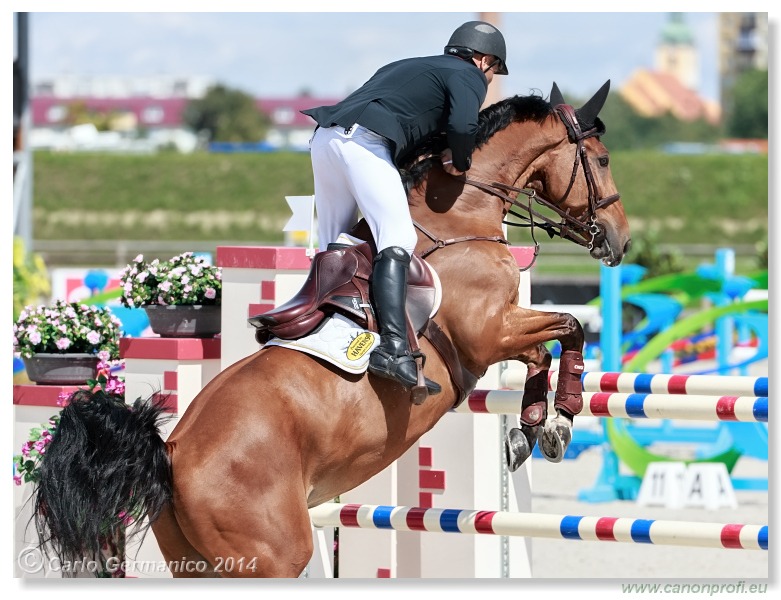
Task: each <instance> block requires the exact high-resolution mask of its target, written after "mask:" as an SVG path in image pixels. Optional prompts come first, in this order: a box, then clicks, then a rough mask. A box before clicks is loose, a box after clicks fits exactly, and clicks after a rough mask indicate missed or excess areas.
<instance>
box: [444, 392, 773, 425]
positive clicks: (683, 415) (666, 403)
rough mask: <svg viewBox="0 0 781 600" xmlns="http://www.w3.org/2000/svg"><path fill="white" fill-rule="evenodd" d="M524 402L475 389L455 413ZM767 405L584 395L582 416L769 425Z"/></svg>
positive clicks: (512, 410) (512, 409)
mask: <svg viewBox="0 0 781 600" xmlns="http://www.w3.org/2000/svg"><path fill="white" fill-rule="evenodd" d="M552 394H553V393H552V392H551V393H550V395H552ZM522 399H523V391H521V390H475V391H473V392H472V393H471V394H470V395H469V398H467V401H466V402H464V403H463V404H461V405H460V406H459V407H458V408H456V409H455V412H459V413H490V414H499V415H518V414H520V413H521V400H522ZM767 404H768V403H767V397H759V398H757V397H750V396H683V395H675V394H623V393H607V392H583V411H582V412H581V413H580V415H581V416H587V417H623V418H630V419H681V420H688V421H746V422H764V423H767V420H768V418H767V411H768V407H767Z"/></svg>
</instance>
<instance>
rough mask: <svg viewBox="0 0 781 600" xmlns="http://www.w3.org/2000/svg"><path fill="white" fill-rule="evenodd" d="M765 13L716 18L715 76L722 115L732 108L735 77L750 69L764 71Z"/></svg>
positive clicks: (766, 45)
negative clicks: (717, 81) (717, 57)
mask: <svg viewBox="0 0 781 600" xmlns="http://www.w3.org/2000/svg"><path fill="white" fill-rule="evenodd" d="M767 55H768V28H767V13H753V12H744V13H727V12H725V13H720V14H719V76H720V80H721V103H722V107H723V109H724V112H725V114H726V113H729V112H730V110H731V108H732V90H733V89H734V87H735V82H736V81H737V79H738V77H739V76H740V75H741V74H742V73H744V72H745V71H748V70H751V69H758V70H763V71H764V70H767V60H768V56H767Z"/></svg>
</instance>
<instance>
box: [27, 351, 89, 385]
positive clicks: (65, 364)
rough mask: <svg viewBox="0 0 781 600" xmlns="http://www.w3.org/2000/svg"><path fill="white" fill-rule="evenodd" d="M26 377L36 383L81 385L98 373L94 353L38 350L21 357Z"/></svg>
mask: <svg viewBox="0 0 781 600" xmlns="http://www.w3.org/2000/svg"><path fill="white" fill-rule="evenodd" d="M22 360H23V361H24V368H25V370H26V371H27V377H29V379H30V381H34V382H35V383H37V384H38V385H83V384H85V383H87V380H88V379H95V377H96V376H97V374H98V363H99V362H100V359H99V358H98V356H97V355H96V354H82V353H79V354H55V353H49V352H39V353H38V354H33V355H32V356H31V357H30V358H22Z"/></svg>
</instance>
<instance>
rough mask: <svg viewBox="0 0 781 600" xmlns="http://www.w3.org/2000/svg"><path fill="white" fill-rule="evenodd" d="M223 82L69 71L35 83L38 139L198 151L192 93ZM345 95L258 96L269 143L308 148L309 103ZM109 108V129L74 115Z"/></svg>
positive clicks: (34, 136) (37, 142) (39, 144)
mask: <svg viewBox="0 0 781 600" xmlns="http://www.w3.org/2000/svg"><path fill="white" fill-rule="evenodd" d="M215 83H216V82H215V81H213V80H210V79H208V78H205V77H194V78H187V77H163V76H155V77H116V76H106V77H88V76H79V77H76V76H63V77H57V78H55V79H49V80H45V81H38V82H36V83H35V84H34V87H33V92H32V99H31V103H30V104H31V113H32V132H31V140H30V143H31V146H32V147H33V148H34V149H50V150H74V151H75V150H105V151H122V152H153V151H155V150H156V149H159V148H160V147H166V146H167V147H174V148H176V149H177V150H179V151H180V152H191V151H193V150H194V149H195V148H197V147H198V146H199V143H200V140H199V139H198V136H197V134H196V133H195V132H193V131H191V130H190V129H189V127H187V125H186V124H185V122H184V111H185V109H186V108H187V104H188V102H190V100H193V99H196V98H200V97H202V96H203V95H204V94H205V93H206V90H207V89H208V88H209V87H210V86H211V85H214V84H215ZM338 101H339V98H314V97H309V96H305V95H302V96H298V97H293V98H258V99H256V106H257V108H258V110H260V111H261V112H264V113H265V114H267V115H268V116H269V118H270V120H271V126H270V128H269V130H268V134H267V137H266V140H258V142H261V141H262V142H263V144H262V146H263V148H265V149H285V150H307V149H308V147H309V139H310V138H311V137H312V132H313V131H314V127H315V123H314V121H313V120H312V119H311V118H310V117H308V116H306V115H303V114H301V112H300V111H301V110H302V109H304V108H311V107H313V106H319V105H322V104H333V103H335V102H338ZM78 112H82V113H84V114H90V115H102V118H103V120H104V121H105V122H106V123H107V127H106V129H108V130H107V131H98V128H97V127H95V126H94V125H92V124H90V123H86V124H81V125H74V123H73V119H72V117H73V115H74V114H75V113H78Z"/></svg>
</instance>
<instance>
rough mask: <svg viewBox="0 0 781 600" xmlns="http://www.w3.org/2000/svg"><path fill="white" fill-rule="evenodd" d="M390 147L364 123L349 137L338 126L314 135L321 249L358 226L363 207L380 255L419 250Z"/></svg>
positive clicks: (324, 129)
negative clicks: (395, 250)
mask: <svg viewBox="0 0 781 600" xmlns="http://www.w3.org/2000/svg"><path fill="white" fill-rule="evenodd" d="M389 144H390V143H389V142H388V140H386V139H385V138H384V137H382V136H380V135H377V134H376V133H374V132H373V131H369V130H368V129H366V128H365V127H361V126H360V125H355V126H353V127H352V131H351V132H350V133H349V134H345V130H344V127H338V126H337V127H330V128H323V127H319V128H318V129H317V131H315V134H314V136H313V138H312V142H311V146H310V147H311V152H312V170H313V172H314V179H315V206H316V208H317V222H318V228H317V232H318V236H319V245H320V249H321V250H325V249H326V247H327V246H328V244H329V243H331V242H334V241H336V238H337V237H338V236H339V234H340V233H342V232H348V231H349V230H350V229H351V228H352V226H353V225H355V223H356V222H357V220H358V215H357V212H358V210H359V209H360V211H361V214H362V215H363V217H364V219H366V222H367V223H368V224H369V228H370V229H371V232H372V235H373V236H374V241H375V243H376V245H377V251H378V252H380V251H382V250H384V249H385V248H388V247H390V246H401V247H402V248H404V249H405V250H406V251H407V252H408V253H409V254H412V252H413V250H415V243H416V242H417V234H416V233H415V228H414V226H413V225H412V217H410V214H409V206H408V205H407V195H406V194H405V192H404V186H403V185H402V183H401V176H400V175H399V171H398V169H396V166H395V165H394V164H393V158H392V157H391V153H390V147H389Z"/></svg>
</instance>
